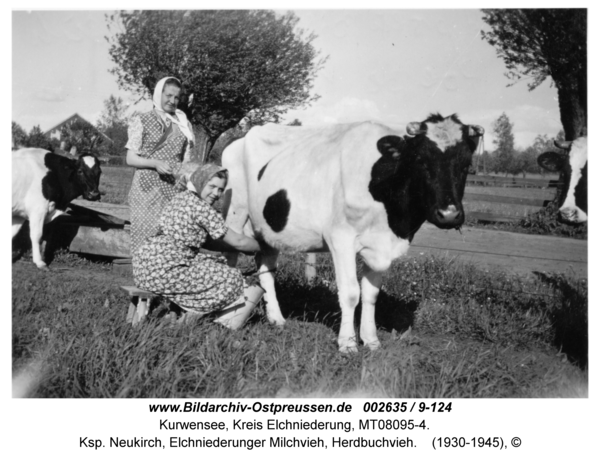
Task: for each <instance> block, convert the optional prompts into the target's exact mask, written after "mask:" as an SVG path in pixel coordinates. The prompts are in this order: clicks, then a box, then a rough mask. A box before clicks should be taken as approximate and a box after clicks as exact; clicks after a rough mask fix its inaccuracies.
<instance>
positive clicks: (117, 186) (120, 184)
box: [100, 166, 135, 204]
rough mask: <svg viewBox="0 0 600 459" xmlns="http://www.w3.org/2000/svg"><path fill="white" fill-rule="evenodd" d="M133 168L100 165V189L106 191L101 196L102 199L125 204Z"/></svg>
mask: <svg viewBox="0 0 600 459" xmlns="http://www.w3.org/2000/svg"><path fill="white" fill-rule="evenodd" d="M134 170H135V169H134V168H133V167H113V166H102V175H101V176H100V190H101V191H103V192H105V193H106V194H105V195H104V196H102V201H104V202H109V203H111V204H127V195H128V194H129V189H130V188H131V180H132V179H133V173H134Z"/></svg>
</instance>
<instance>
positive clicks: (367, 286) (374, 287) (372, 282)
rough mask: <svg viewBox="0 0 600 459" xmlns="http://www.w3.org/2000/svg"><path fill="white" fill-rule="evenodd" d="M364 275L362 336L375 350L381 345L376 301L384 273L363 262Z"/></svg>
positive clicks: (365, 342) (362, 282)
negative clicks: (376, 317) (378, 336)
mask: <svg viewBox="0 0 600 459" xmlns="http://www.w3.org/2000/svg"><path fill="white" fill-rule="evenodd" d="M363 273H364V276H363V278H362V281H361V298H362V312H361V316H360V338H361V339H362V340H363V343H364V344H365V346H367V347H368V348H369V349H371V350H375V349H377V348H378V347H379V346H380V343H379V340H378V339H377V328H376V326H375V302H376V301H377V296H378V295H379V290H380V289H381V283H382V280H383V273H381V272H376V271H373V270H372V269H370V268H369V267H368V266H367V265H366V264H363Z"/></svg>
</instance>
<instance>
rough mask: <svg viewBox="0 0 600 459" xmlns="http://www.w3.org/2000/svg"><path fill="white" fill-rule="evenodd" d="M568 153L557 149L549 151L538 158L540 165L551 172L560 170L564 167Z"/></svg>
mask: <svg viewBox="0 0 600 459" xmlns="http://www.w3.org/2000/svg"><path fill="white" fill-rule="evenodd" d="M566 159H567V155H566V154H564V153H557V152H556V151H547V152H545V153H542V154H541V155H539V156H538V158H537V163H538V166H540V167H541V168H543V169H546V170H547V171H550V172H559V171H561V170H562V169H563V167H564V165H565V161H566Z"/></svg>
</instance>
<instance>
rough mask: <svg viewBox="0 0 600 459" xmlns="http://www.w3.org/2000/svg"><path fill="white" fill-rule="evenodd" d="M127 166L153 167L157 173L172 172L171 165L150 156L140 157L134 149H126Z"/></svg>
mask: <svg viewBox="0 0 600 459" xmlns="http://www.w3.org/2000/svg"><path fill="white" fill-rule="evenodd" d="M125 161H126V162H127V165H128V166H133V167H137V168H138V169H155V170H156V171H157V172H158V173H159V174H172V173H173V172H172V170H171V166H170V165H169V163H167V162H166V161H161V160H159V159H152V158H142V157H141V156H140V155H138V153H137V151H135V150H131V149H130V150H127V157H126V158H125Z"/></svg>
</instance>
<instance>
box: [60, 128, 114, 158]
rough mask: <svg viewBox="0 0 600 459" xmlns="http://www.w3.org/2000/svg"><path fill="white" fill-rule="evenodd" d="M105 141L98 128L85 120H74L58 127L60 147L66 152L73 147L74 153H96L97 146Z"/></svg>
mask: <svg viewBox="0 0 600 459" xmlns="http://www.w3.org/2000/svg"><path fill="white" fill-rule="evenodd" d="M105 142H106V141H105V139H104V138H103V137H102V136H101V134H100V133H99V132H98V130H97V129H96V128H95V127H94V126H93V125H92V124H91V123H88V122H87V121H82V120H76V121H73V122H72V123H70V124H68V125H67V124H65V125H63V126H62V127H61V128H60V143H61V149H63V150H65V151H67V152H71V150H72V149H73V148H75V153H76V154H81V153H88V154H89V153H92V154H97V153H98V150H97V149H98V147H100V146H101V145H102V144H104V143H105Z"/></svg>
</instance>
